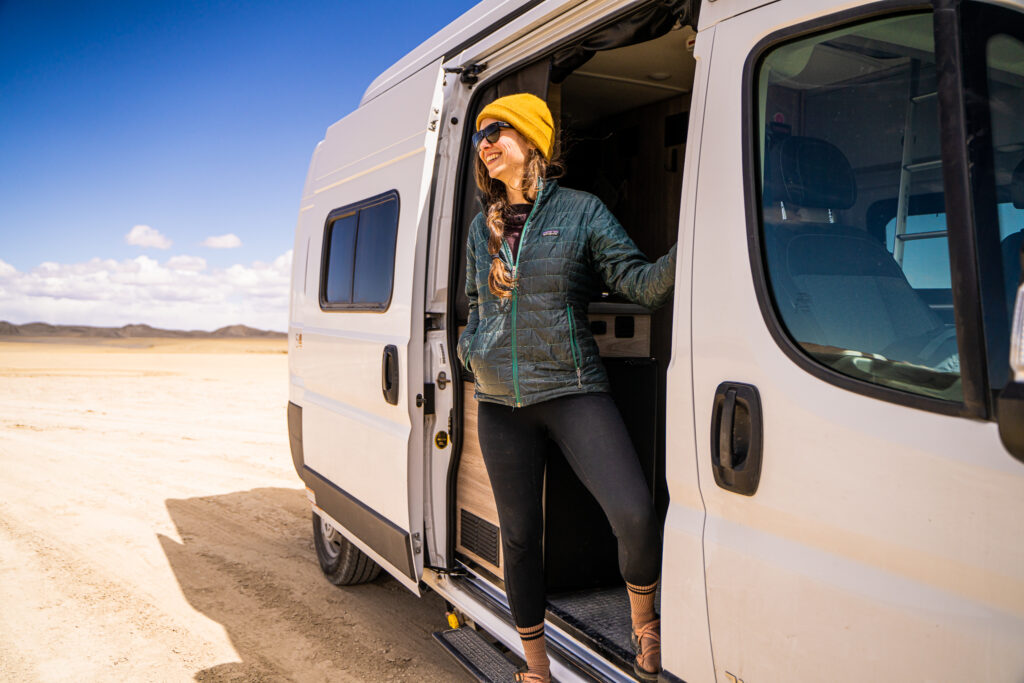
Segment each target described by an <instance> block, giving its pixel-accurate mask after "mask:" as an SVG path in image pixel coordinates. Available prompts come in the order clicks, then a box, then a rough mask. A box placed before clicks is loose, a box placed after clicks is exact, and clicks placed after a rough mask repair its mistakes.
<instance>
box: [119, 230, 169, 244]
mask: <svg viewBox="0 0 1024 683" xmlns="http://www.w3.org/2000/svg"><path fill="white" fill-rule="evenodd" d="M124 241H125V242H127V243H128V244H134V245H135V246H137V247H154V248H156V249H170V248H171V241H170V240H169V239H167V238H166V237H164V236H163V235H161V234H160V231H159V230H157V229H155V228H151V227H149V226H148V225H136V226H135V227H134V228H132V229H131V230H129V231H128V234H127V235H125V236H124Z"/></svg>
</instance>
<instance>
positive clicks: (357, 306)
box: [319, 189, 402, 313]
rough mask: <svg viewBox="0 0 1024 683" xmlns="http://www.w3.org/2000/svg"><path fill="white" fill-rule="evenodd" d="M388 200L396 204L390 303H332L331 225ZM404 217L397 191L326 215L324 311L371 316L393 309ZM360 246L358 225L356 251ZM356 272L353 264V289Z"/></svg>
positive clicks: (322, 276) (322, 258)
mask: <svg viewBox="0 0 1024 683" xmlns="http://www.w3.org/2000/svg"><path fill="white" fill-rule="evenodd" d="M389 201H394V202H395V204H396V211H397V213H396V216H397V218H396V220H395V248H394V253H393V254H392V267H391V291H390V292H389V293H388V300H387V301H385V302H383V303H365V302H361V303H356V302H353V303H341V302H333V303H332V302H330V301H328V300H327V267H328V265H329V262H330V259H331V254H330V246H331V245H330V241H331V240H330V238H331V225H332V224H333V223H334V222H335V221H337V220H339V219H341V218H345V217H346V216H351V215H352V214H355V213H359V212H360V211H362V210H363V209H369V208H372V207H374V206H378V205H380V204H384V203H386V202H389ZM401 218H402V201H401V198H400V197H399V195H398V190H397V189H396V190H388V191H387V192H382V193H380V194H378V195H374V196H372V197H368V198H367V199H362V200H360V201H358V202H354V203H352V204H346V205H345V206H342V207H339V208H337V209H334V210H332V211H331V212H330V213H328V214H327V219H326V220H325V221H324V234H323V246H322V247H321V249H320V294H319V299H320V310H321V311H325V312H331V311H348V312H357V311H362V312H368V313H384V312H386V311H387V310H388V308H390V307H391V299H392V298H393V297H394V295H395V271H394V269H395V267H396V266H397V264H398V227H399V224H400V222H401ZM358 246H359V224H358V223H357V224H356V243H355V248H358ZM355 269H356V264H355V262H354V257H353V264H352V278H353V283H352V285H353V289H354V288H355Z"/></svg>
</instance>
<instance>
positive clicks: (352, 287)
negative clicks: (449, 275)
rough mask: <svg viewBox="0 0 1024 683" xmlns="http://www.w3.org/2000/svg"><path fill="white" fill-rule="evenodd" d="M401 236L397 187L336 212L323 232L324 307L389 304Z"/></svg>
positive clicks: (322, 302)
mask: <svg viewBox="0 0 1024 683" xmlns="http://www.w3.org/2000/svg"><path fill="white" fill-rule="evenodd" d="M397 235H398V194H397V193H395V192H390V193H388V194H385V195H381V196H378V197H374V198H373V199H369V200H367V201H365V202H361V203H359V204H355V205H351V206H348V207H344V208H341V209H337V210H335V211H332V212H331V214H330V216H329V217H328V219H327V230H326V233H325V236H324V240H325V241H324V255H325V258H324V264H323V280H322V287H321V301H320V305H321V307H323V308H341V309H383V308H387V306H388V302H389V301H390V300H391V287H392V284H393V282H394V270H395V240H396V237H397Z"/></svg>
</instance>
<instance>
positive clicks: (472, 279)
mask: <svg viewBox="0 0 1024 683" xmlns="http://www.w3.org/2000/svg"><path fill="white" fill-rule="evenodd" d="M481 219H482V214H478V215H477V217H476V218H474V219H473V224H472V225H471V226H470V228H469V237H468V238H467V240H466V298H468V299H469V320H468V322H467V323H466V329H464V330H463V331H462V334H461V335H460V336H459V346H458V349H457V352H458V354H459V361H460V362H461V363H462V366H463V367H465V368H466V369H470V368H468V366H467V365H466V355H467V354H468V353H469V346H470V344H472V342H473V335H475V334H476V328H477V325H479V324H480V311H479V298H478V292H477V287H476V269H477V263H476V235H477V233H478V232H479V230H478V228H479V227H480V226H478V225H477V222H478V221H480V220H481Z"/></svg>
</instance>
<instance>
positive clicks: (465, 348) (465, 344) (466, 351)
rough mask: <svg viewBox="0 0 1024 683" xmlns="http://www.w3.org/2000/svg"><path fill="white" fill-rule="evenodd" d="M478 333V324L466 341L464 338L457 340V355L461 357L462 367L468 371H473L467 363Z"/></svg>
mask: <svg viewBox="0 0 1024 683" xmlns="http://www.w3.org/2000/svg"><path fill="white" fill-rule="evenodd" d="M478 334H480V328H479V326H478V327H477V329H476V330H474V331H473V334H472V335H471V336H470V337H469V340H468V341H466V340H465V339H462V340H460V341H459V351H460V353H459V356H460V357H461V358H462V367H464V368H466V369H467V370H469V371H470V372H473V368H472V367H471V366H470V364H469V361H470V356H471V355H472V353H473V345H474V344H475V343H476V336H477V335H478Z"/></svg>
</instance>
